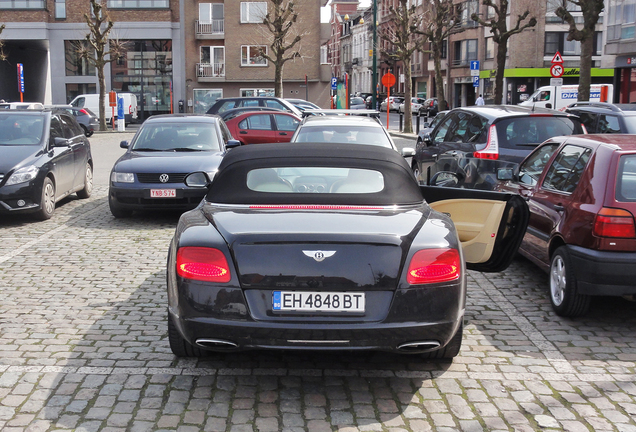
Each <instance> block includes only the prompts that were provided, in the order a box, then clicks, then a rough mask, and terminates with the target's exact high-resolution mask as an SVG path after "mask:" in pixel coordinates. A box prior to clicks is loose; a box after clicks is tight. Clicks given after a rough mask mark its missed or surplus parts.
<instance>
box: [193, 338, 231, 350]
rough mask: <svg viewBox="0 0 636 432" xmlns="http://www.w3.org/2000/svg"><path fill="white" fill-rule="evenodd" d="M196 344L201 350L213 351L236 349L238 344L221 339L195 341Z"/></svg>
mask: <svg viewBox="0 0 636 432" xmlns="http://www.w3.org/2000/svg"><path fill="white" fill-rule="evenodd" d="M196 344H197V345H199V346H200V347H201V348H207V349H214V350H230V349H234V348H238V344H236V343H234V342H230V341H226V340H223V339H197V340H196Z"/></svg>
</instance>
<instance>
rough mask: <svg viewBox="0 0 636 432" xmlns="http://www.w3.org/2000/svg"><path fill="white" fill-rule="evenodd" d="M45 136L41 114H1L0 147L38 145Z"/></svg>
mask: <svg viewBox="0 0 636 432" xmlns="http://www.w3.org/2000/svg"><path fill="white" fill-rule="evenodd" d="M43 134H44V118H43V117H42V115H41V114H21V115H15V114H10V113H7V112H3V113H1V114H0V145H4V146H12V145H15V146H19V145H38V144H40V142H41V141H42V135H43Z"/></svg>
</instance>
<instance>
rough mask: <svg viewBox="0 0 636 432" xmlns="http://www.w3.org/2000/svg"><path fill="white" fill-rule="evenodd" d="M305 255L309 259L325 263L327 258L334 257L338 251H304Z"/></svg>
mask: <svg viewBox="0 0 636 432" xmlns="http://www.w3.org/2000/svg"><path fill="white" fill-rule="evenodd" d="M303 253H304V254H305V255H306V256H308V257H309V258H313V259H315V260H316V261H318V262H321V261H323V260H324V259H325V258H329V257H331V256H333V255H334V254H335V253H336V251H320V250H317V251H310V250H304V251H303Z"/></svg>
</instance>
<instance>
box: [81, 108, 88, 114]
mask: <svg viewBox="0 0 636 432" xmlns="http://www.w3.org/2000/svg"><path fill="white" fill-rule="evenodd" d="M80 112H81V113H82V114H86V115H88V111H86V110H85V109H83V108H82V109H81V110H80Z"/></svg>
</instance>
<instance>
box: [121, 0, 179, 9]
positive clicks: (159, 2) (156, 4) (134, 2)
mask: <svg viewBox="0 0 636 432" xmlns="http://www.w3.org/2000/svg"><path fill="white" fill-rule="evenodd" d="M168 7H170V5H169V0H108V8H109V9H167V8H168Z"/></svg>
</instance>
